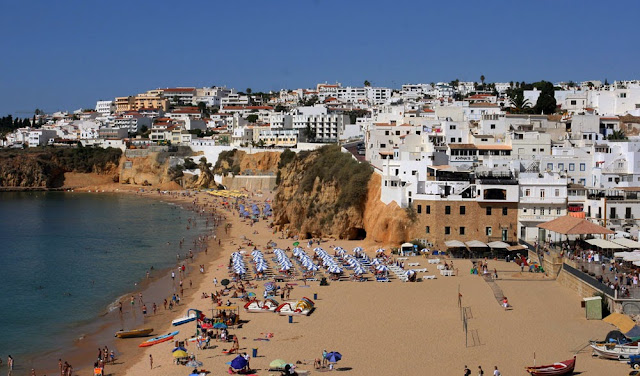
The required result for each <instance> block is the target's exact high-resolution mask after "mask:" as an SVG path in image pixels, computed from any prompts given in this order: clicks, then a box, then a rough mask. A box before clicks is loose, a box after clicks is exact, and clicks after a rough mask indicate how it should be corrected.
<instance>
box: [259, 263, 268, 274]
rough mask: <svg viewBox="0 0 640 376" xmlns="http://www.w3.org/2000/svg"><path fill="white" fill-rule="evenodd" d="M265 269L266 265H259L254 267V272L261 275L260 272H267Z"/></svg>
mask: <svg viewBox="0 0 640 376" xmlns="http://www.w3.org/2000/svg"><path fill="white" fill-rule="evenodd" d="M267 269H268V268H267V264H259V265H256V271H257V272H260V273H262V272H264V271H265V270H267Z"/></svg>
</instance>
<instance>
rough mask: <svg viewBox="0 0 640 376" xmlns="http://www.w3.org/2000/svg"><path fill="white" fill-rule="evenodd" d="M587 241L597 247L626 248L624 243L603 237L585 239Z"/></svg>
mask: <svg viewBox="0 0 640 376" xmlns="http://www.w3.org/2000/svg"><path fill="white" fill-rule="evenodd" d="M587 243H589V244H591V245H595V246H596V247H599V248H602V249H626V248H627V247H625V246H624V245H620V244H616V243H613V242H610V241H608V240H604V239H589V240H587Z"/></svg>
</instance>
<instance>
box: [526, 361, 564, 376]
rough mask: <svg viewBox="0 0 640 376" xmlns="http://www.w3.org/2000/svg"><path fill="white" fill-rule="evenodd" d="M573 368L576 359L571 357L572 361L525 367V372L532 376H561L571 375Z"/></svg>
mask: <svg viewBox="0 0 640 376" xmlns="http://www.w3.org/2000/svg"><path fill="white" fill-rule="evenodd" d="M575 366H576V358H575V357H573V359H569V360H565V361H564V362H558V363H553V364H550V365H546V366H539V367H527V368H526V370H527V372H528V373H530V374H531V375H533V376H561V375H569V374H572V373H573V370H574V368H575Z"/></svg>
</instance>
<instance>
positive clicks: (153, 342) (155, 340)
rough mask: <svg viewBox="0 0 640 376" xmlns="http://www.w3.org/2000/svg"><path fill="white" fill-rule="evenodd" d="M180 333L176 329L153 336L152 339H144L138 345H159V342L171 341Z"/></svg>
mask: <svg viewBox="0 0 640 376" xmlns="http://www.w3.org/2000/svg"><path fill="white" fill-rule="evenodd" d="M178 333H179V332H178V331H175V332H171V333H168V334H165V335H163V336H159V337H156V338H151V339H150V340H147V341H144V342H142V343H141V344H139V345H138V347H148V346H153V345H157V344H158V343H162V342H167V341H171V340H172V339H173V337H175V336H176V335H177V334H178Z"/></svg>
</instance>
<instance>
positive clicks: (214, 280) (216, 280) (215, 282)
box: [213, 277, 218, 287]
mask: <svg viewBox="0 0 640 376" xmlns="http://www.w3.org/2000/svg"><path fill="white" fill-rule="evenodd" d="M213 286H214V287H218V278H216V277H213Z"/></svg>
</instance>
